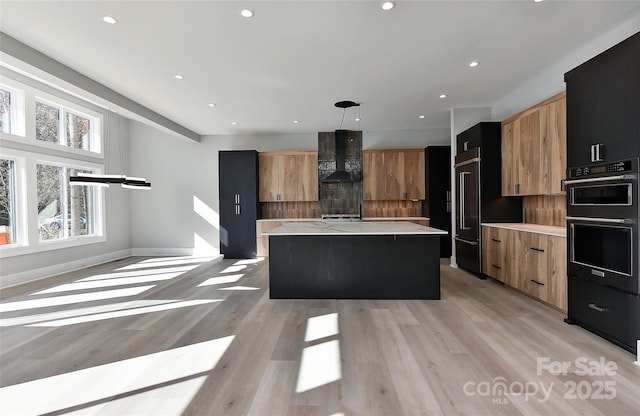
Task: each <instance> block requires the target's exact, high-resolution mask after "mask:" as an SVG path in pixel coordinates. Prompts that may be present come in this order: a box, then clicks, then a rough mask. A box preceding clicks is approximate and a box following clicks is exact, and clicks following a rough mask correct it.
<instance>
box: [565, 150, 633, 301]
mask: <svg viewBox="0 0 640 416" xmlns="http://www.w3.org/2000/svg"><path fill="white" fill-rule="evenodd" d="M638 173H639V172H638V159H637V158H634V159H629V160H623V161H617V162H611V163H603V164H598V165H590V166H584V167H579V168H572V169H569V172H568V174H569V175H568V179H567V180H566V181H565V185H566V191H567V238H568V249H569V252H568V265H567V272H568V274H569V275H570V276H576V277H579V278H583V279H587V280H590V281H593V282H595V283H598V284H601V285H605V286H610V287H613V288H615V289H618V290H622V291H624V292H627V293H631V294H635V295H638V294H639V293H640V279H639V278H638V263H639V256H640V247H638V218H639V216H640V215H639V210H638Z"/></svg>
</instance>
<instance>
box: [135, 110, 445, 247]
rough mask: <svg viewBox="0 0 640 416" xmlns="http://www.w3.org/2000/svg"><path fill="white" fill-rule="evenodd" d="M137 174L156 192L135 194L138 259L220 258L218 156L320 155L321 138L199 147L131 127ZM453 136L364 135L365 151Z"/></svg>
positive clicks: (237, 139)
mask: <svg viewBox="0 0 640 416" xmlns="http://www.w3.org/2000/svg"><path fill="white" fill-rule="evenodd" d="M130 135H131V141H130V147H131V159H132V160H135V161H136V162H135V164H133V166H132V171H131V174H132V175H140V176H144V177H145V178H147V179H148V180H150V181H151V183H152V189H151V190H150V191H148V192H147V191H145V192H136V193H133V194H132V197H131V198H132V199H131V218H132V224H131V233H132V247H133V252H134V254H140V255H179V254H191V253H192V252H193V251H195V252H196V254H202V255H212V254H217V253H218V251H219V247H220V242H219V225H220V223H219V218H218V197H219V195H218V151H219V150H242V149H245V150H257V151H259V152H264V151H276V150H316V149H317V148H318V136H317V133H304V134H290V135H260V136H251V135H237V136H204V137H203V138H202V140H201V142H200V143H195V142H188V141H185V140H177V139H176V138H175V137H174V136H170V135H168V134H166V133H163V132H160V131H158V130H156V129H153V128H151V127H149V126H147V125H144V124H142V123H138V122H131V129H130ZM447 142H448V131H446V130H445V131H444V132H443V131H442V130H425V131H393V132H364V133H363V148H365V149H366V148H373V147H378V148H381V147H382V148H384V147H387V148H397V147H399V148H404V147H425V146H428V145H432V144H446V143H447Z"/></svg>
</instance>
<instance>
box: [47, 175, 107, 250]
mask: <svg viewBox="0 0 640 416" xmlns="http://www.w3.org/2000/svg"><path fill="white" fill-rule="evenodd" d="M91 172H92V171H91V170H81V169H74V168H68V167H63V166H55V165H48V164H38V165H37V177H38V230H39V234H40V241H46V240H56V239H61V238H69V237H78V236H83V235H91V234H93V230H94V227H93V224H94V218H95V210H94V202H93V201H94V198H93V192H94V190H93V187H89V186H70V185H69V179H68V178H69V176H70V175H76V174H78V173H91Z"/></svg>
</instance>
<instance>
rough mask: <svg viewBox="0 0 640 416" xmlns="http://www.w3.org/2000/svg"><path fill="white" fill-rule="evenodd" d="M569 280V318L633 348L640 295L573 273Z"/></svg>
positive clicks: (639, 326) (639, 329)
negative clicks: (594, 281) (574, 275)
mask: <svg viewBox="0 0 640 416" xmlns="http://www.w3.org/2000/svg"><path fill="white" fill-rule="evenodd" d="M568 283H569V288H568V289H569V299H568V300H569V313H568V315H569V319H570V320H575V321H577V323H578V324H580V325H581V326H584V327H585V328H587V329H589V330H591V331H592V332H595V333H596V334H598V335H600V336H603V337H605V338H607V339H610V340H612V341H613V342H615V343H617V344H622V346H624V348H626V349H628V350H630V351H634V352H635V350H636V348H637V345H636V341H637V340H638V339H640V299H638V298H637V297H635V296H632V295H629V294H626V293H623V292H620V291H618V290H615V289H611V288H609V287H606V286H602V285H598V284H596V283H592V282H589V281H586V280H583V279H578V278H575V277H570V278H569V282H568Z"/></svg>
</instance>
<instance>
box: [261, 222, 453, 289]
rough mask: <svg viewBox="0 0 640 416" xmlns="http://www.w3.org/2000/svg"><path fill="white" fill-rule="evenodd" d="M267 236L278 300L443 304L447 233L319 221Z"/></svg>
mask: <svg viewBox="0 0 640 416" xmlns="http://www.w3.org/2000/svg"><path fill="white" fill-rule="evenodd" d="M265 234H266V235H268V236H269V290H270V297H271V298H272V299H440V236H441V235H445V234H447V232H446V231H443V230H439V229H436V228H431V227H425V226H422V225H418V224H413V223H410V222H404V221H388V222H387V221H375V222H373V221H372V222H369V221H345V222H342V221H316V222H299V223H288V224H284V225H281V226H280V227H277V228H274V229H272V230H270V231H267V232H265Z"/></svg>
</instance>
